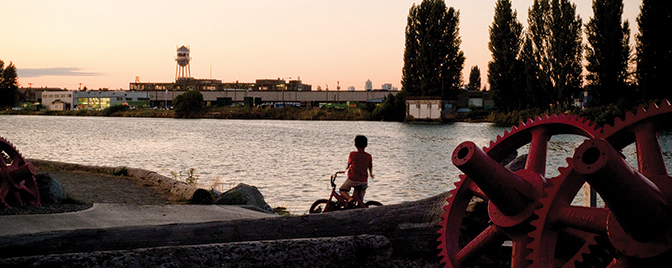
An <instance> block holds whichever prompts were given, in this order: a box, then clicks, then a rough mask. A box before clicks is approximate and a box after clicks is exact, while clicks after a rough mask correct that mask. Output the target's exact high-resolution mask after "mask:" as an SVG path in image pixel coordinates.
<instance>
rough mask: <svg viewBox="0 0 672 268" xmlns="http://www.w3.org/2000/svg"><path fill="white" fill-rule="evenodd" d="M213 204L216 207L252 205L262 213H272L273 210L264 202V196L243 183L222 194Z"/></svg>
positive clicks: (254, 188)
mask: <svg viewBox="0 0 672 268" xmlns="http://www.w3.org/2000/svg"><path fill="white" fill-rule="evenodd" d="M215 204H218V205H252V206H255V207H258V208H260V209H262V210H263V211H264V212H267V213H273V208H271V206H269V205H268V204H267V203H266V201H264V196H263V195H262V194H261V192H259V189H257V187H254V186H250V185H247V184H244V183H240V184H238V185H236V187H233V188H232V189H231V190H228V191H226V192H224V193H222V194H221V195H220V196H219V197H218V198H217V200H215Z"/></svg>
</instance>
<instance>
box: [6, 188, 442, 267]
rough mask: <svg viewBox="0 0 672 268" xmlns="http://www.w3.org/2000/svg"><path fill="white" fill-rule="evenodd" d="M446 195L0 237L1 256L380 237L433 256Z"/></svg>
mask: <svg viewBox="0 0 672 268" xmlns="http://www.w3.org/2000/svg"><path fill="white" fill-rule="evenodd" d="M447 197H448V193H447V192H446V193H443V194H439V195H437V196H434V197H430V198H427V199H423V200H419V201H414V202H406V203H402V204H395V205H388V206H382V207H375V208H369V209H355V210H346V211H338V212H329V213H324V214H309V215H301V216H290V217H274V218H265V219H257V220H235V221H221V222H207V223H195V224H194V223H192V224H170V225H160V226H139V227H138V226H135V227H117V228H108V229H87V230H74V231H56V232H48V233H38V234H29V235H15V236H6V237H1V238H0V258H8V257H19V256H35V255H45V254H58V253H74V252H93V251H103V250H121V249H136V248H152V247H162V246H176V245H200V244H212V243H226V242H243V241H263V240H278V239H294V238H318V237H337V236H350V235H361V234H371V235H382V236H385V237H387V238H388V239H389V240H390V242H391V244H392V248H393V256H399V257H405V256H408V257H419V256H423V257H428V258H432V257H436V256H437V254H438V250H437V246H438V245H439V243H438V242H437V238H438V236H439V235H438V234H437V231H438V230H439V225H438V223H439V221H440V220H441V215H442V213H443V206H444V205H445V200H446V198H447Z"/></svg>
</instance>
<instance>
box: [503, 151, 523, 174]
mask: <svg viewBox="0 0 672 268" xmlns="http://www.w3.org/2000/svg"><path fill="white" fill-rule="evenodd" d="M526 161H527V154H524V155H521V156H519V157H516V158H515V159H513V161H511V162H510V163H508V164H506V166H505V167H506V168H508V169H509V170H511V171H517V170H521V169H524V168H525V162H526Z"/></svg>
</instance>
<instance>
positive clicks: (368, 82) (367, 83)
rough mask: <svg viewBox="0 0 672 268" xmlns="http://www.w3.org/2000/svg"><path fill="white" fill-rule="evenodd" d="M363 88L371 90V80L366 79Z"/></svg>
mask: <svg viewBox="0 0 672 268" xmlns="http://www.w3.org/2000/svg"><path fill="white" fill-rule="evenodd" d="M364 89H366V91H371V90H373V82H371V80H366V83H364Z"/></svg>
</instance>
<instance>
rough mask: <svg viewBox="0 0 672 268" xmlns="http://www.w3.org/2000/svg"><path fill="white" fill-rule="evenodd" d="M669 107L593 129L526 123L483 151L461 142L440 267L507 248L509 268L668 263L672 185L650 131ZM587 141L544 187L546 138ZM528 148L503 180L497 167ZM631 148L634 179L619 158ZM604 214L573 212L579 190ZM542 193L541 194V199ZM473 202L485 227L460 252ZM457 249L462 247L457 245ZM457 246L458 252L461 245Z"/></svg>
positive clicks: (569, 122) (663, 123)
mask: <svg viewBox="0 0 672 268" xmlns="http://www.w3.org/2000/svg"><path fill="white" fill-rule="evenodd" d="M670 120H672V105H671V104H670V103H669V102H668V101H667V100H665V101H663V102H662V103H661V104H660V105H656V104H655V103H652V104H651V105H649V107H648V108H644V107H640V108H639V109H638V110H637V112H636V113H634V114H633V113H627V114H626V116H625V119H623V120H621V119H616V120H615V122H614V125H613V126H605V127H604V129H598V128H596V127H595V126H594V125H591V124H590V123H589V122H587V121H585V122H584V121H583V120H582V119H580V118H577V117H571V116H553V117H550V118H544V119H539V118H538V119H537V120H535V121H528V122H527V124H522V123H521V125H520V126H519V127H517V128H516V127H514V128H513V129H512V130H511V132H505V134H504V136H503V137H497V140H496V141H495V142H491V144H490V146H489V147H488V148H484V150H482V151H481V150H480V149H479V148H477V147H476V146H475V145H474V144H473V143H470V142H465V143H463V144H461V145H460V146H458V148H457V149H455V151H454V152H453V155H452V158H453V163H454V164H456V165H457V166H458V168H460V169H461V170H462V171H463V172H464V173H465V174H466V175H462V176H461V177H460V178H461V180H460V181H459V182H458V183H456V186H457V188H456V189H454V190H452V191H451V193H452V196H451V197H450V198H448V200H447V201H448V205H447V206H446V207H445V208H444V209H445V213H444V215H443V220H442V221H441V230H440V231H439V233H440V234H441V237H440V238H439V241H440V242H441V246H440V247H439V248H440V249H441V253H440V257H442V262H444V263H445V264H446V265H445V266H446V267H469V264H468V261H469V260H470V259H473V258H476V257H478V256H480V255H484V254H485V253H486V252H488V251H490V249H496V248H499V247H500V245H501V244H502V243H503V242H504V241H505V240H511V242H512V253H511V258H510V261H511V264H510V266H511V267H611V268H617V267H659V265H660V264H662V263H665V264H670V263H672V180H670V176H669V175H668V174H667V169H666V167H665V163H664V161H663V155H662V152H661V147H660V145H659V142H658V134H659V131H661V130H663V129H665V128H668V127H669V122H670ZM557 134H578V135H581V136H585V137H587V138H589V140H587V141H585V142H584V143H583V144H582V145H581V146H579V147H578V148H577V149H576V151H575V153H574V156H573V157H572V158H568V159H567V163H568V166H567V167H561V168H559V171H560V175H558V176H557V177H554V178H545V177H544V176H543V174H544V173H545V169H544V168H545V155H546V145H547V143H546V142H547V141H548V139H549V138H550V136H552V135H557ZM526 143H530V149H529V156H528V159H527V162H526V165H525V168H524V169H523V170H520V171H516V172H511V171H509V170H507V169H505V168H504V167H503V166H502V165H501V164H499V162H500V161H501V160H502V159H504V157H505V155H506V154H507V153H511V152H513V151H515V150H516V149H518V148H520V147H521V146H523V145H524V144H526ZM633 143H634V144H635V145H636V150H637V164H638V167H637V170H636V168H632V167H631V166H630V165H628V164H627V163H626V162H625V161H624V160H623V159H622V158H623V155H622V154H621V153H620V152H619V151H620V150H622V149H623V148H625V147H626V146H627V145H630V144H633ZM586 183H588V184H590V185H591V186H592V187H593V188H594V189H595V191H597V193H599V194H600V196H601V197H602V199H603V200H604V203H605V204H606V206H605V207H588V206H581V205H577V204H573V201H574V198H575V196H577V194H578V193H579V191H580V190H581V188H582V186H583V185H584V184H586ZM540 187H541V190H540ZM474 197H478V198H482V199H483V200H486V201H489V204H488V216H489V219H490V221H491V224H490V225H489V227H487V228H486V229H485V230H483V231H482V232H481V233H480V234H479V235H478V236H476V237H475V238H472V239H471V240H468V243H467V244H466V245H464V246H461V244H460V241H459V240H460V235H461V228H462V221H463V220H464V219H465V217H466V215H467V213H466V211H467V207H468V205H469V203H470V202H471V200H472V199H473V198H474ZM462 239H464V237H463V238H462ZM462 244H464V243H462Z"/></svg>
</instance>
